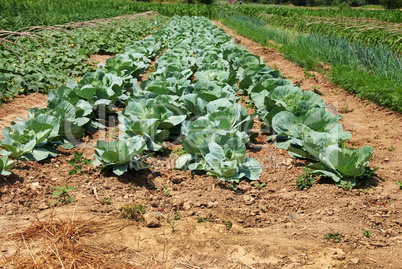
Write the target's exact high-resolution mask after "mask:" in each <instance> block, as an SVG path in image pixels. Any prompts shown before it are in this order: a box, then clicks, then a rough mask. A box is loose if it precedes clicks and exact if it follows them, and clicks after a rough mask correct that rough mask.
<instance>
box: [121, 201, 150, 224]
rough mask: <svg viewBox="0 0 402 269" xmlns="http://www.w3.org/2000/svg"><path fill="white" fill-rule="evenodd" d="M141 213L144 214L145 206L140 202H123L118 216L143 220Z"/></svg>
mask: <svg viewBox="0 0 402 269" xmlns="http://www.w3.org/2000/svg"><path fill="white" fill-rule="evenodd" d="M143 214H145V208H144V207H143V206H142V205H141V204H125V205H124V206H123V207H122V208H121V210H120V214H119V216H118V218H125V219H130V220H134V221H141V220H144V217H143V216H142V215H143Z"/></svg>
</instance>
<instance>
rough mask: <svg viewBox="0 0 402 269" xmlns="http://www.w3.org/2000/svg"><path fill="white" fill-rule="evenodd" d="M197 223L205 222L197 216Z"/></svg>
mask: <svg viewBox="0 0 402 269" xmlns="http://www.w3.org/2000/svg"><path fill="white" fill-rule="evenodd" d="M197 222H198V223H202V222H205V219H204V218H203V217H200V216H198V217H197Z"/></svg>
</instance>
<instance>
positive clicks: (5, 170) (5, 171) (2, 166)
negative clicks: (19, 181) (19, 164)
mask: <svg viewBox="0 0 402 269" xmlns="http://www.w3.org/2000/svg"><path fill="white" fill-rule="evenodd" d="M15 164H16V161H11V160H9V159H8V155H5V156H1V158H0V175H1V176H8V175H10V174H11V172H10V171H9V170H10V169H11V168H13V167H14V165H15Z"/></svg>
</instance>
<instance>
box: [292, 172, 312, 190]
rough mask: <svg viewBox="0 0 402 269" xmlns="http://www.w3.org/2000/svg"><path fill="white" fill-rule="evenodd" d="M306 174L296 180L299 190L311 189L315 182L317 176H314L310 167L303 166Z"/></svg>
mask: <svg viewBox="0 0 402 269" xmlns="http://www.w3.org/2000/svg"><path fill="white" fill-rule="evenodd" d="M303 171H304V174H302V175H301V176H299V178H298V179H297V180H296V185H297V188H298V189H299V190H304V189H310V188H311V186H313V184H314V182H315V178H314V177H313V175H312V173H311V171H310V169H308V168H307V167H305V166H304V167H303Z"/></svg>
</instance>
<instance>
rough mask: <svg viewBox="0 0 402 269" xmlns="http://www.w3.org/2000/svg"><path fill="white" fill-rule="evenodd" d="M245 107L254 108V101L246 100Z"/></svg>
mask: <svg viewBox="0 0 402 269" xmlns="http://www.w3.org/2000/svg"><path fill="white" fill-rule="evenodd" d="M247 108H250V109H254V108H255V105H254V102H253V101H251V100H250V101H248V102H247Z"/></svg>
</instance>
